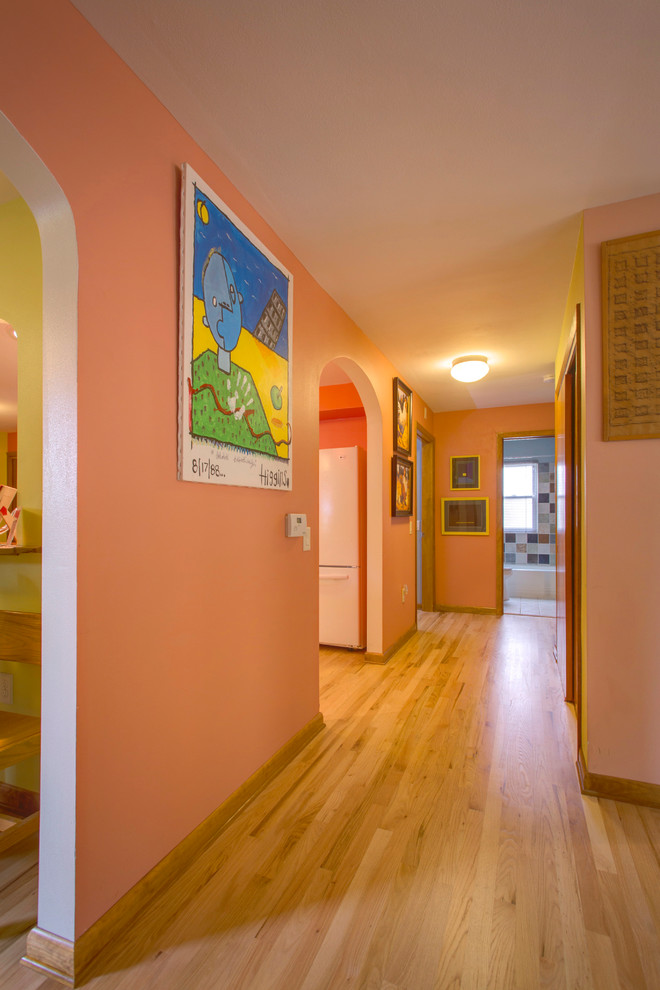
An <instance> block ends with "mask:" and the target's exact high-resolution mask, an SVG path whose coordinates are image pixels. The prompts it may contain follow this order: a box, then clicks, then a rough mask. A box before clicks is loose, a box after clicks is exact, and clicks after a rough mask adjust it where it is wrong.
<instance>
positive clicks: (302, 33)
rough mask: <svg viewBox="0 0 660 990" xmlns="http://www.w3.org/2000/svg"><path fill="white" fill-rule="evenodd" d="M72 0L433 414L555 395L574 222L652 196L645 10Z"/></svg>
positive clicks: (657, 29) (653, 104) (658, 134)
mask: <svg viewBox="0 0 660 990" xmlns="http://www.w3.org/2000/svg"><path fill="white" fill-rule="evenodd" d="M74 3H75V6H76V7H77V8H78V9H79V10H80V11H81V12H82V14H83V15H84V16H85V17H86V18H87V19H88V20H89V21H90V22H91V23H92V24H93V25H94V27H96V29H97V30H98V31H100V33H101V34H102V35H103V36H104V37H105V38H106V39H107V41H108V42H109V43H110V44H111V45H112V47H113V48H114V49H115V50H116V51H117V52H118V53H119V55H120V56H121V57H122V58H123V59H124V60H125V61H126V62H127V63H128V64H129V65H130V66H131V67H132V69H133V70H134V71H135V72H136V73H137V75H138V76H139V77H140V78H141V79H142V80H143V81H144V82H145V83H146V84H147V86H149V88H150V89H151V90H153V92H154V93H155V94H156V95H157V96H158V97H159V99H160V100H161V102H162V103H163V104H164V105H165V106H166V107H167V108H168V109H169V110H170V111H171V113H172V114H173V115H174V116H175V117H176V118H177V119H178V120H179V121H180V122H181V124H182V125H183V126H184V127H185V128H186V130H187V131H188V132H189V133H190V134H191V135H192V136H193V137H194V138H195V139H196V140H197V142H198V143H199V144H200V145H201V146H202V147H203V148H204V149H205V151H206V152H207V153H208V154H209V155H210V156H211V157H212V158H213V159H214V160H215V161H216V162H217V164H218V165H219V166H220V168H221V169H222V170H223V171H224V172H225V174H227V175H228V177H229V178H230V179H231V180H232V181H233V182H234V183H235V184H236V186H237V187H238V188H239V189H240V191H241V192H242V193H243V194H244V195H245V196H246V197H247V198H248V199H249V200H250V202H252V204H253V205H254V206H255V207H256V208H257V209H258V210H259V212H260V213H261V214H262V216H263V217H264V218H265V219H266V220H267V221H268V222H269V223H270V224H271V225H272V226H273V227H274V229H275V230H276V231H277V233H278V234H279V235H280V236H281V237H282V239H283V240H284V241H285V242H286V243H287V244H288V246H289V247H290V248H291V249H292V250H293V251H294V253H295V254H296V255H297V256H298V258H299V259H300V260H301V261H302V263H303V264H304V265H305V266H306V267H307V269H308V270H309V271H310V272H311V273H312V274H313V275H314V276H315V278H316V279H317V280H318V281H319V282H320V283H321V285H323V286H324V288H325V289H327V291H328V292H329V293H330V294H331V295H332V296H333V297H334V298H335V299H336V300H337V302H339V303H340V305H341V306H342V307H343V308H344V309H345V310H346V312H347V313H348V314H349V315H350V316H351V317H352V318H353V319H354V320H355V321H356V322H357V323H358V324H359V326H360V327H362V329H364V330H365V332H366V333H367V334H368V336H369V337H370V338H371V339H372V340H373V341H375V343H376V344H378V346H379V347H380V348H381V349H382V350H383V351H384V353H385V354H386V355H387V356H388V357H389V358H390V359H391V360H392V361H393V363H394V364H395V365H396V367H397V369H398V370H399V371H400V374H401V375H402V377H404V378H405V379H406V380H407V381H408V383H409V384H410V385H412V386H413V387H415V388H416V389H417V390H418V391H419V392H420V394H421V395H422V397H423V398H424V399H425V400H426V402H427V403H428V404H430V405H431V407H432V408H433V409H434V410H441V409H458V408H471V407H475V406H476V407H484V406H491V405H504V404H509V403H524V402H541V401H550V400H551V399H552V397H553V387H552V384H551V383H550V384H548V383H545V384H544V382H543V377H544V375H545V376H547V375H548V374H549V373H551V372H552V370H553V362H554V356H555V350H556V346H557V338H558V334H559V328H560V324H561V321H562V318H563V315H564V307H565V303H566V294H567V287H568V281H569V278H570V274H571V268H572V263H573V257H574V251H575V245H576V238H577V232H578V223H579V212H580V211H581V210H582V209H583V208H585V207H590V206H597V205H602V204H605V203H608V202H614V201H617V200H622V199H628V198H632V197H635V196H641V195H645V194H648V193H653V192H657V191H658V190H659V189H660V178H659V175H658V162H659V161H660V127H658V109H657V100H658V94H659V93H660V57H658V39H659V37H660V4H659V3H658V0H627V2H624V0H553V2H549V0H353V2H352V3H349V2H342V0H333V2H329V0H323V2H320V0H242V2H240V3H236V2H231V3H230V2H229V0H186V2H185V3H182V2H181V0H113V2H112V3H109V2H108V0H74ZM300 332H304V328H301V331H300ZM470 353H483V354H486V355H487V356H488V357H489V358H490V360H491V367H492V371H491V373H490V375H488V377H487V378H486V379H484V381H482V382H480V383H478V384H476V385H474V386H466V385H460V384H457V383H454V382H453V381H452V380H451V379H450V377H449V374H448V370H447V368H448V365H449V364H450V363H451V359H452V358H454V357H457V356H459V355H461V354H470Z"/></svg>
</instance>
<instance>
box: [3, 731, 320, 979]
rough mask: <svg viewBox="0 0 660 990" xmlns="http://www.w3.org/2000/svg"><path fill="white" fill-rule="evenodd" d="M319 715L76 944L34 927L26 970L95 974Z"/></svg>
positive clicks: (305, 737)
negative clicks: (108, 951)
mask: <svg viewBox="0 0 660 990" xmlns="http://www.w3.org/2000/svg"><path fill="white" fill-rule="evenodd" d="M324 726H325V723H324V721H323V716H322V715H321V713H320V712H319V714H318V715H315V716H314V718H313V719H312V720H311V721H310V722H308V723H307V725H305V726H303V728H302V729H300V731H299V732H297V733H296V735H295V736H293V737H292V738H291V739H290V740H289V741H288V742H287V743H285V745H284V746H283V747H282V748H281V749H280V750H278V752H277V753H275V755H274V756H272V757H271V759H270V760H268V761H267V762H266V763H264V765H263V766H262V767H260V768H259V770H257V771H256V772H255V773H253V774H252V776H251V777H249V778H248V780H246V781H245V783H244V784H242V786H241V787H239V789H238V790H237V791H235V792H234V793H233V794H232V795H231V796H230V797H228V798H227V800H226V801H224V802H223V804H221V805H220V807H219V808H216V810H215V811H214V812H213V813H212V814H211V815H209V817H208V818H206V819H205V820H204V821H203V822H201V824H200V825H198V826H197V828H196V829H194V830H193V831H192V832H191V833H190V835H187V836H186V838H185V839H183V840H182V841H181V842H180V843H179V844H178V845H177V846H175V848H174V849H172V851H171V852H169V853H168V854H167V856H165V858H164V859H162V860H161V861H160V863H157V864H156V866H154V867H153V869H152V870H150V871H149V873H147V875H146V876H144V877H143V878H142V880H140V881H138V883H137V884H136V885H135V886H134V887H131V889H130V890H129V891H127V892H126V893H125V894H124V896H123V897H122V898H120V900H119V901H117V903H116V904H113V906H112V907H111V908H110V909H109V910H108V911H106V913H105V914H104V915H102V916H101V917H100V918H99V919H98V921H95V922H94V924H93V925H92V926H91V928H88V929H87V931H86V932H84V933H83V934H82V935H80V936H79V937H78V938H77V939H76V941H75V943H74V942H70V941H68V940H67V939H62V938H60V937H59V936H57V935H53V934H51V933H50V932H46V931H43V930H42V929H41V928H38V927H37V928H33V929H32V931H31V932H30V933H29V935H28V939H27V952H26V955H25V957H24V958H23V959H22V960H21V962H23V964H24V965H26V966H29V967H30V968H31V969H35V970H37V971H38V972H40V973H43V974H44V976H50V977H52V978H53V979H55V980H59V981H60V982H61V983H64V984H66V985H67V986H79V985H80V982H81V980H84V979H86V978H88V977H89V976H90V975H92V973H93V971H94V962H95V960H96V958H97V956H98V955H99V953H100V952H101V951H102V950H103V949H104V948H105V947H106V946H108V945H110V943H116V942H117V940H119V939H121V938H124V937H127V936H126V934H125V933H126V930H127V929H128V928H129V927H130V925H131V923H132V922H133V921H134V919H135V918H136V917H137V916H138V915H139V914H140V913H141V912H142V911H144V909H145V908H146V906H147V905H148V903H149V901H151V899H152V898H153V897H154V896H155V895H156V894H158V893H160V892H161V891H162V890H164V889H165V888H166V887H167V886H169V885H170V884H171V883H173V881H174V880H176V879H177V878H178V877H179V876H180V875H181V874H182V873H183V872H184V871H185V870H186V869H187V868H188V866H190V864H191V863H192V862H194V860H195V859H196V858H197V857H198V856H199V855H200V853H201V852H202V851H203V850H204V849H205V848H206V847H207V846H208V845H210V843H211V842H213V840H214V839H216V838H217V836H218V834H219V833H220V832H221V831H222V829H223V828H225V827H226V826H227V825H228V824H229V822H230V821H231V820H232V819H233V818H234V817H235V816H236V815H237V814H238V812H239V811H240V810H241V809H242V808H243V807H245V805H246V804H248V803H249V802H250V801H252V800H253V799H254V798H255V797H256V796H257V794H259V792H260V791H262V790H263V789H264V787H266V786H267V785H268V784H269V783H270V782H271V781H272V780H273V779H274V778H275V777H276V776H277V775H278V774H279V773H280V772H281V771H282V770H283V769H284V767H286V766H287V765H288V764H289V763H290V762H291V760H293V759H294V757H296V756H297V755H298V754H299V753H300V752H301V751H302V750H303V749H304V748H305V746H307V744H308V743H309V742H311V740H312V739H313V738H314V737H315V736H316V735H318V733H319V732H320V731H321V730H322V729H323V728H324Z"/></svg>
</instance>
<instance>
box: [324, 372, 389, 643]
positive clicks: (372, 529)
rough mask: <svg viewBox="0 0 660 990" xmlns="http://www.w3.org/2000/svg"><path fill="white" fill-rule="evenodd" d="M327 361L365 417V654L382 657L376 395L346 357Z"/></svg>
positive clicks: (380, 442) (379, 431) (380, 426)
mask: <svg viewBox="0 0 660 990" xmlns="http://www.w3.org/2000/svg"><path fill="white" fill-rule="evenodd" d="M330 360H332V361H333V363H334V364H336V365H338V366H339V367H340V368H341V369H342V371H344V372H345V373H346V374H347V375H348V377H349V378H350V379H351V381H352V382H353V384H354V385H355V387H356V388H357V390H358V392H359V394H360V399H361V400H362V405H363V406H364V411H365V414H366V417H367V652H368V653H382V652H383V417H382V414H381V409H380V403H379V402H378V396H377V395H376V391H375V389H374V387H373V385H372V384H371V380H370V379H369V377H368V376H367V374H366V372H365V371H363V369H362V368H361V367H360V365H359V364H357V363H356V362H355V361H354V360H353V358H349V357H336V358H331V359H330ZM326 363H329V361H328V362H326Z"/></svg>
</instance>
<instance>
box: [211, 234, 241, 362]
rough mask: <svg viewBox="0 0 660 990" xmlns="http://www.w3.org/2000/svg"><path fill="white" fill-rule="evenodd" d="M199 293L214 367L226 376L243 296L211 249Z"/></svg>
mask: <svg viewBox="0 0 660 990" xmlns="http://www.w3.org/2000/svg"><path fill="white" fill-rule="evenodd" d="M202 291H203V294H204V308H205V310H206V316H205V317H204V318H203V323H204V326H207V327H208V328H209V330H210V331H211V333H212V334H213V339H214V340H215V342H216V344H217V345H218V368H220V370H221V371H225V372H227V373H229V371H230V370H231V352H232V351H233V350H234V348H235V347H236V344H237V343H238V338H239V336H240V333H241V327H242V314H241V303H242V302H243V296H242V295H241V293H240V292H239V291H238V289H237V288H236V282H235V281H234V274H233V272H232V270H231V267H230V266H229V264H228V262H227V259H226V258H225V257H224V256H223V255H222V254H221V253H220V252H219V251H217V250H216V249H215V248H214V249H213V250H212V251H210V252H209V256H208V258H207V259H206V264H205V265H204V269H203V271H202Z"/></svg>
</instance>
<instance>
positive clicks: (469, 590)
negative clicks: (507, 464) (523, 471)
mask: <svg viewBox="0 0 660 990" xmlns="http://www.w3.org/2000/svg"><path fill="white" fill-rule="evenodd" d="M433 426H434V432H435V437H436V444H435V446H436V481H435V486H436V490H435V494H436V514H437V521H436V584H435V597H436V603H437V604H438V605H440V606H445V607H448V608H451V607H459V608H485V609H494V608H495V607H496V604H497V533H496V521H497V512H496V494H497V435H498V434H499V433H514V432H515V431H517V430H520V432H521V433H525V432H528V431H530V430H551V431H553V430H554V406H553V405H552V404H551V403H540V404H538V405H532V406H502V407H500V408H495V409H472V410H466V411H461V412H445V413H436V414H435V416H434V418H433ZM463 455H465V456H467V455H479V457H480V488H479V490H478V491H474V492H469V493H468V492H452V490H451V488H450V479H449V466H450V457H458V456H463ZM468 494H469V495H474V497H475V498H488V499H489V509H490V532H489V535H488V536H456V535H444V536H443V534H442V526H441V516H440V512H441V502H440V500H441V499H442V498H451V497H456V496H460V495H468Z"/></svg>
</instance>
